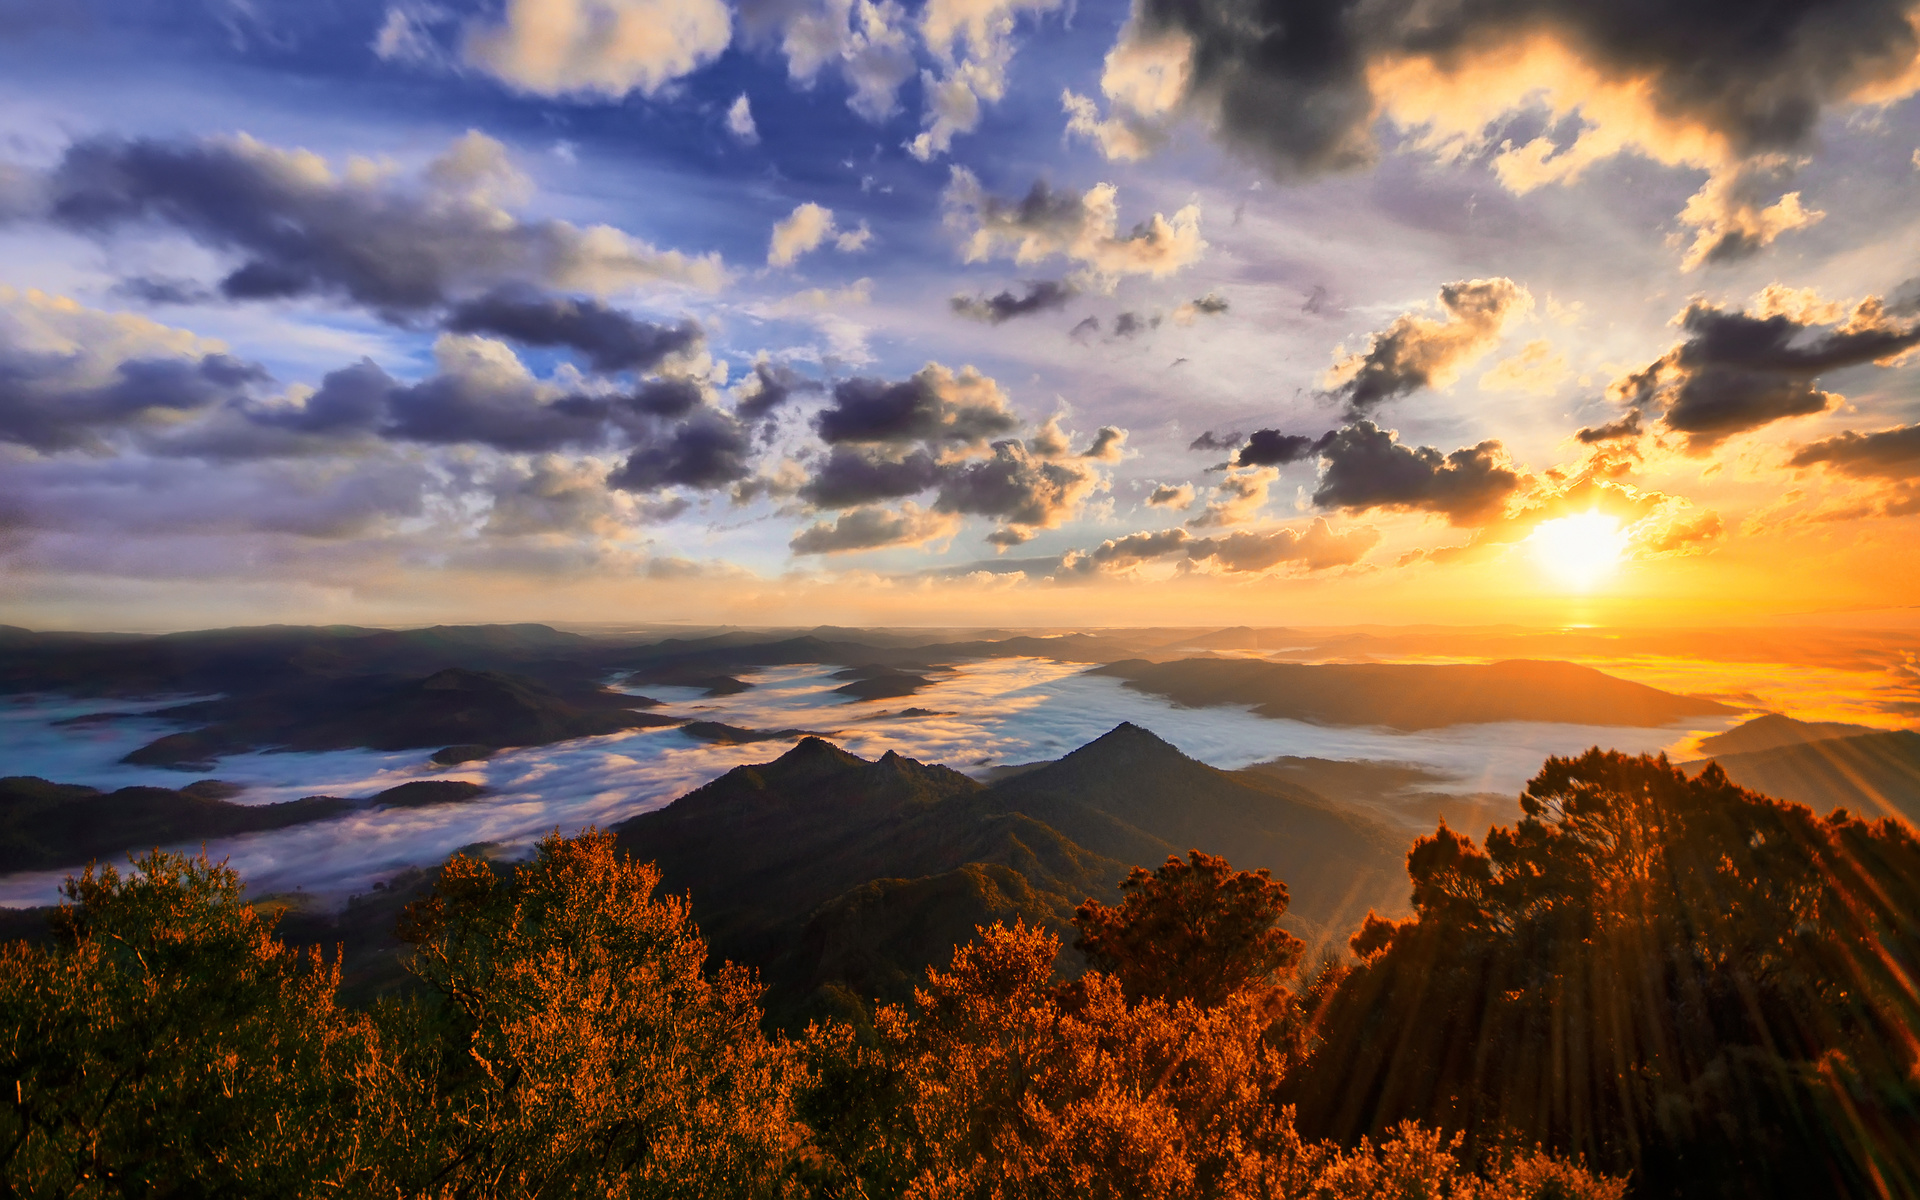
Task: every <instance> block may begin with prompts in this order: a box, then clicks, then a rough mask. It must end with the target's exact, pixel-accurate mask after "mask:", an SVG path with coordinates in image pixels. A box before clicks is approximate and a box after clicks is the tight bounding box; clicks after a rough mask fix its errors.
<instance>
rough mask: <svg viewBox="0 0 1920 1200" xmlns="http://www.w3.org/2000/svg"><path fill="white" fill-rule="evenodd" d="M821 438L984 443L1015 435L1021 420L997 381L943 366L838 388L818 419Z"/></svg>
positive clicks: (829, 440)
mask: <svg viewBox="0 0 1920 1200" xmlns="http://www.w3.org/2000/svg"><path fill="white" fill-rule="evenodd" d="M814 423H815V426H816V428H818V430H819V431H820V438H821V440H822V441H825V442H827V443H828V444H829V445H832V444H836V443H840V442H866V443H872V444H896V445H898V444H905V443H910V442H925V443H927V444H929V445H935V444H939V443H943V442H944V443H963V444H979V443H982V442H985V441H987V440H988V439H989V438H992V437H995V436H998V435H999V434H1003V433H1008V432H1011V431H1012V430H1013V429H1015V428H1017V427H1018V426H1019V424H1020V419H1019V418H1018V417H1016V416H1015V415H1014V414H1013V413H1012V412H1011V411H1009V410H1008V408H1007V405H1006V397H1005V396H1003V395H1002V394H1001V393H1000V389H999V387H998V386H997V385H996V384H995V383H994V382H993V380H991V379H988V378H986V377H985V376H982V375H980V374H978V373H977V372H974V371H973V370H972V369H971V368H968V369H966V370H963V371H962V372H961V373H960V374H958V375H955V374H954V373H953V372H951V371H949V370H947V369H946V368H945V367H942V366H939V365H938V364H929V365H928V366H927V367H926V369H924V370H922V371H921V372H920V373H919V374H917V375H914V376H913V377H912V378H910V379H903V380H900V381H899V382H897V383H895V382H888V381H887V380H884V379H871V378H865V377H856V378H853V379H848V380H845V381H843V382H841V383H838V384H835V385H834V389H833V404H832V405H831V406H830V407H828V408H826V409H823V410H822V411H821V412H820V414H819V415H818V416H817V417H815V418H814Z"/></svg>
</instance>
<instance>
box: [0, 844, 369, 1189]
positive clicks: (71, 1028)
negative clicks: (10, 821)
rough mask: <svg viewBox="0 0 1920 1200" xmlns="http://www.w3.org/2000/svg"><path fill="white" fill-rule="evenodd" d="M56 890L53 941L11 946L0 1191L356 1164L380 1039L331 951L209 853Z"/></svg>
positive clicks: (89, 874)
mask: <svg viewBox="0 0 1920 1200" xmlns="http://www.w3.org/2000/svg"><path fill="white" fill-rule="evenodd" d="M64 890H65V894H66V898H67V900H66V903H65V904H64V905H62V907H61V908H60V909H59V911H58V913H57V914H56V916H55V920H54V930H55V941H54V944H53V945H52V946H51V947H48V948H41V947H36V946H33V945H29V944H27V943H23V942H16V943H12V944H8V945H5V946H0V1071H4V1075H3V1076H0V1078H4V1079H5V1080H6V1082H8V1083H10V1084H11V1085H12V1086H11V1087H8V1088H6V1090H5V1092H4V1093H3V1094H0V1095H3V1096H4V1103H3V1104H0V1181H3V1182H4V1189H0V1190H5V1191H6V1192H7V1193H8V1194H12V1193H13V1192H14V1191H16V1190H17V1191H23V1192H29V1193H33V1194H59V1195H68V1194H78V1195H83V1196H90V1195H107V1194H129V1193H147V1192H161V1193H168V1194H196V1195H221V1194H224V1195H260V1196H264V1195H287V1196H295V1195H303V1194H308V1193H310V1192H311V1191H313V1190H315V1188H316V1186H317V1184H318V1183H319V1182H320V1181H327V1180H331V1181H333V1182H334V1183H336V1184H337V1183H340V1182H342V1181H344V1180H347V1179H350V1178H353V1177H354V1176H355V1175H356V1173H358V1172H360V1171H361V1169H362V1167H363V1166H364V1158H363V1155H364V1153H365V1152H366V1151H367V1149H368V1147H367V1146H366V1145H365V1143H364V1142H363V1140H362V1139H361V1138H360V1136H359V1133H360V1131H359V1128H358V1126H357V1124H356V1122H355V1121H354V1120H352V1119H351V1118H352V1114H353V1111H354V1109H355V1106H356V1104H357V1102H358V1096H359V1093H360V1091H361V1089H362V1088H363V1086H365V1085H367V1084H368V1083H369V1076H368V1073H367V1072H366V1071H365V1070H364V1068H365V1067H366V1065H367V1064H369V1063H370V1062H371V1061H372V1047H373V1042H374V1040H375V1039H374V1033H373V1030H372V1027H371V1025H370V1023H369V1022H368V1020H367V1019H366V1017H365V1016H363V1015H360V1014H355V1013H349V1012H346V1011H343V1010H341V1009H339V1008H337V1007H335V1005H334V1002H333V996H334V992H335V990H336V988H337V987H338V984H339V964H338V962H337V960H336V961H335V962H333V963H331V964H329V963H327V962H325V961H323V960H322V958H321V957H320V954H319V952H318V951H317V950H313V951H307V952H301V951H295V950H290V949H288V948H287V947H286V946H284V945H283V944H281V943H280V941H279V940H278V939H276V938H275V937H274V936H273V932H272V927H273V922H272V919H271V918H270V917H266V916H262V915H261V914H260V913H258V912H256V911H255V910H254V909H253V908H251V907H249V906H248V905H247V904H245V903H244V902H243V901H242V899H241V885H240V880H239V877H238V876H237V875H236V874H235V873H234V872H233V871H232V870H231V869H230V868H228V867H227V866H225V865H224V864H217V865H216V864H212V863H209V862H208V861H207V859H206V858H205V856H204V855H203V856H201V857H199V858H193V859H188V858H182V857H180V856H178V855H172V854H164V853H161V852H159V851H155V852H154V853H152V854H149V855H147V856H145V857H143V858H139V859H136V860H134V862H133V869H132V870H131V871H129V872H127V873H125V874H122V873H121V872H120V871H118V870H116V869H115V868H114V867H112V866H107V867H103V868H100V869H98V870H96V869H95V868H93V867H91V866H90V867H88V868H87V869H86V870H85V872H84V873H83V874H81V876H80V877H79V878H78V879H69V880H68V882H67V884H66V886H65V889H64ZM342 1117H346V1118H347V1119H344V1120H343V1119H341V1118H342Z"/></svg>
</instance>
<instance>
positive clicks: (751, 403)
mask: <svg viewBox="0 0 1920 1200" xmlns="http://www.w3.org/2000/svg"><path fill="white" fill-rule="evenodd" d="M820 386H821V385H820V384H818V383H815V382H814V381H813V380H811V379H807V378H805V377H803V376H802V375H801V374H800V372H798V371H796V370H794V369H793V368H792V367H789V366H787V365H785V364H784V363H772V362H768V361H766V360H765V359H762V360H761V361H759V362H757V363H754V364H753V377H752V378H751V379H750V380H748V381H747V383H746V384H745V385H744V386H743V387H742V388H741V390H740V391H739V392H738V393H737V395H736V399H735V400H734V405H733V411H734V412H735V413H737V414H738V415H740V416H741V417H744V418H745V419H747V420H749V421H757V420H759V419H760V418H762V417H765V416H768V415H770V414H771V413H772V412H773V410H774V409H776V408H779V407H780V406H781V405H783V404H785V403H786V402H787V401H788V400H790V399H792V397H793V394H794V393H795V392H817V391H819V390H820Z"/></svg>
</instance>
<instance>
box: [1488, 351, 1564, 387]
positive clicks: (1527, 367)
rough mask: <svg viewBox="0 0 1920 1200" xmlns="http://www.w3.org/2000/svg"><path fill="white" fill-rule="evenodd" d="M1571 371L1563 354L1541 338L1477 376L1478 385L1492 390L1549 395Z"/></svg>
mask: <svg viewBox="0 0 1920 1200" xmlns="http://www.w3.org/2000/svg"><path fill="white" fill-rule="evenodd" d="M1572 374H1573V371H1572V369H1571V368H1569V367H1568V366H1567V356H1566V355H1564V354H1561V353H1560V352H1559V351H1557V350H1555V349H1554V348H1553V343H1552V342H1549V341H1547V340H1546V339H1545V338H1540V339H1537V340H1535V341H1531V342H1528V343H1527V344H1526V345H1524V346H1522V347H1520V353H1518V354H1516V355H1514V356H1512V357H1511V358H1503V359H1501V360H1500V361H1499V362H1497V363H1495V364H1493V369H1492V370H1490V371H1488V372H1487V373H1486V374H1484V375H1482V376H1480V386H1481V387H1482V388H1485V389H1487V390H1488V391H1495V392H1528V393H1531V394H1532V395H1535V396H1551V395H1553V394H1554V393H1555V392H1557V391H1559V390H1560V385H1561V384H1563V383H1565V382H1566V381H1567V379H1568V378H1569V377H1570V376H1571V375H1572Z"/></svg>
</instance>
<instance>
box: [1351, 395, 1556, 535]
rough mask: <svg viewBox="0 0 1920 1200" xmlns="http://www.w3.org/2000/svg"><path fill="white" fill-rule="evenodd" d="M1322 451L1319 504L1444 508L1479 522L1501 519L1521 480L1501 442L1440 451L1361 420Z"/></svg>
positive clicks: (1454, 516)
mask: <svg viewBox="0 0 1920 1200" xmlns="http://www.w3.org/2000/svg"><path fill="white" fill-rule="evenodd" d="M1320 454H1321V460H1322V464H1323V466H1322V470H1321V474H1320V483H1319V486H1318V488H1316V489H1315V491H1314V493H1313V502H1314V503H1315V504H1317V505H1319V506H1320V507H1322V508H1341V509H1346V510H1347V511H1349V512H1361V511H1365V510H1367V509H1391V510H1400V511H1408V512H1431V513H1441V514H1444V515H1445V516H1446V518H1447V519H1448V521H1450V522H1451V523H1452V524H1454V525H1477V524H1485V523H1486V522H1488V521H1491V520H1494V519H1496V518H1497V517H1499V516H1500V514H1501V513H1502V511H1504V509H1505V507H1506V503H1507V500H1508V498H1509V497H1511V496H1512V495H1513V494H1514V492H1515V491H1516V490H1517V489H1518V488H1519V486H1520V476H1519V474H1518V473H1517V472H1516V471H1514V470H1513V468H1512V466H1511V464H1510V463H1509V462H1508V460H1507V455H1506V450H1505V448H1504V447H1503V446H1501V444H1500V443H1499V442H1497V441H1485V442H1481V443H1480V444H1479V445H1477V446H1472V447H1467V448H1463V449H1459V450H1455V451H1454V452H1453V453H1451V454H1445V455H1443V454H1441V453H1440V451H1439V450H1437V449H1435V448H1434V447H1432V446H1421V447H1418V448H1417V449H1416V448H1414V447H1411V446H1403V445H1401V444H1400V442H1399V438H1398V435H1397V434H1395V433H1394V432H1393V431H1392V430H1386V429H1381V428H1379V427H1378V426H1376V425H1375V424H1374V423H1373V422H1371V421H1365V420H1362V421H1356V422H1354V423H1353V424H1352V425H1349V426H1347V427H1346V428H1344V429H1340V430H1337V431H1336V432H1335V433H1333V434H1332V435H1331V436H1330V437H1329V438H1328V439H1327V440H1326V444H1325V445H1324V446H1322V447H1321V449H1320Z"/></svg>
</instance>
